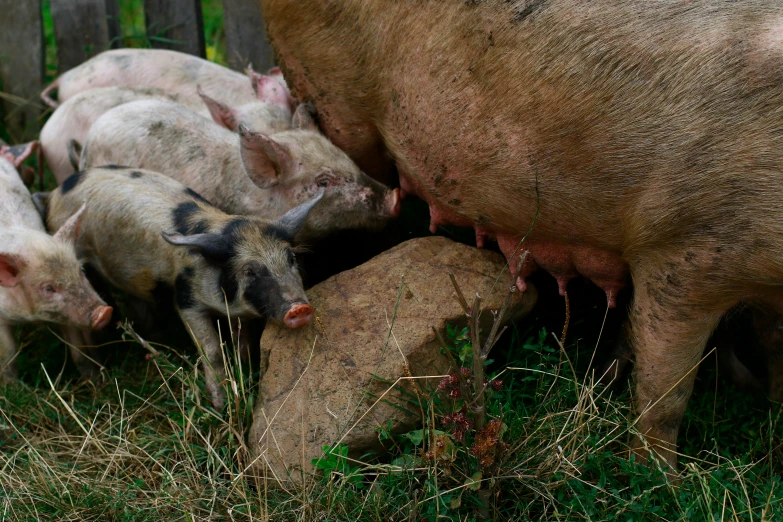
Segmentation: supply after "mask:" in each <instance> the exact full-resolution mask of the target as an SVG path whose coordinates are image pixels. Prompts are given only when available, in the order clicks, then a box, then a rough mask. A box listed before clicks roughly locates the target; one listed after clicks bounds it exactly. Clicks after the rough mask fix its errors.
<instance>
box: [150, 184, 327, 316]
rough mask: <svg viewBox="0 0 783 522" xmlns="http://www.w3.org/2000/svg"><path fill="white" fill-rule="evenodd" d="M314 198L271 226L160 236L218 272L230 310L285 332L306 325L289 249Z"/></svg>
mask: <svg viewBox="0 0 783 522" xmlns="http://www.w3.org/2000/svg"><path fill="white" fill-rule="evenodd" d="M322 197H323V194H319V195H318V196H316V197H315V198H313V199H312V200H310V201H307V202H305V203H304V204H302V205H299V206H297V207H295V208H293V209H291V210H290V211H288V212H287V213H286V214H285V215H283V216H282V217H281V218H280V219H279V220H278V221H276V222H269V221H266V220H263V219H258V218H237V219H235V220H234V221H232V222H231V224H230V225H229V226H227V227H226V228H225V229H224V230H223V232H221V233H204V234H192V235H188V236H185V235H180V234H169V233H165V232H164V233H163V238H164V239H165V240H166V241H168V242H169V243H171V244H173V245H178V246H185V247H188V248H190V249H192V250H195V251H197V252H199V253H200V254H201V255H203V256H204V257H205V258H207V259H208V260H210V261H211V262H212V264H219V265H220V266H221V270H222V275H221V284H222V285H223V290H224V292H225V296H226V299H227V300H228V304H229V306H230V308H231V309H232V310H234V311H235V313H236V312H237V311H241V312H242V313H244V314H251V315H257V316H260V317H266V318H268V319H272V320H276V321H280V322H282V323H283V324H285V325H286V326H287V327H289V328H299V327H301V326H304V325H306V324H308V323H309V322H310V320H311V319H312V314H313V308H312V306H310V304H309V302H308V300H307V295H305V292H304V288H303V287H302V278H301V276H300V274H299V269H298V267H297V264H296V257H295V253H294V250H293V248H292V247H291V239H292V238H293V237H295V236H296V235H297V234H298V233H299V231H300V230H301V229H302V227H303V226H304V224H305V222H306V221H307V217H308V214H309V213H310V211H311V210H312V209H313V207H315V206H316V205H317V204H318V202H319V201H320V200H321V198H322Z"/></svg>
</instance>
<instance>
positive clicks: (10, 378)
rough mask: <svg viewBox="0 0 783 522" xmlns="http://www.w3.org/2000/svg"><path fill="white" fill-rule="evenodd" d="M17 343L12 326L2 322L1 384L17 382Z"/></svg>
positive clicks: (0, 330) (0, 349)
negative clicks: (15, 357)
mask: <svg viewBox="0 0 783 522" xmlns="http://www.w3.org/2000/svg"><path fill="white" fill-rule="evenodd" d="M15 355H16V342H15V341H14V330H13V328H12V327H11V325H10V324H8V323H5V322H3V321H0V382H4V383H10V382H14V381H16V379H17V378H18V374H17V371H16V360H15V359H14V356H15Z"/></svg>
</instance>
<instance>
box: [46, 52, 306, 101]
mask: <svg viewBox="0 0 783 522" xmlns="http://www.w3.org/2000/svg"><path fill="white" fill-rule="evenodd" d="M249 74H250V77H248V75H245V74H242V73H238V72H236V71H232V70H231V69H228V68H226V67H223V66H222V65H218V64H216V63H213V62H210V61H207V60H204V59H202V58H199V57H197V56H193V55H190V54H186V53H180V52H177V51H168V50H164V49H114V50H110V51H105V52H102V53H101V54H99V55H97V56H94V57H92V58H90V59H89V60H87V61H86V62H84V63H83V64H81V65H79V66H78V67H74V68H73V69H71V70H69V71H68V72H66V73H63V74H62V75H60V76H59V77H58V78H57V79H56V80H55V81H54V82H53V83H52V84H51V85H49V86H48V87H47V88H46V89H44V91H43V92H42V93H41V99H42V100H43V101H44V102H45V103H46V104H47V105H49V106H51V107H57V106H58V105H59V103H62V102H64V101H66V100H68V99H69V98H71V97H73V96H75V95H76V94H78V93H80V92H84V91H87V90H90V89H95V88H97V87H154V88H158V89H163V90H164V91H167V92H170V93H175V94H181V95H183V96H191V97H192V96H194V94H195V93H194V92H193V88H194V87H195V86H196V85H201V86H202V88H204V89H205V90H206V91H207V92H219V93H221V95H222V96H223V97H224V98H225V99H227V100H231V103H234V104H239V105H241V104H245V103H250V102H252V101H255V100H258V99H267V100H268V101H271V102H273V103H279V104H280V105H281V106H282V107H284V108H287V109H288V110H293V105H292V103H293V100H292V98H291V95H290V93H289V92H288V87H287V86H286V85H285V81H283V82H282V83H281V82H279V81H277V79H276V78H272V77H269V76H263V75H258V74H257V73H254V72H253V73H250V72H249ZM251 80H252V81H251ZM54 89H57V100H55V99H53V98H52V96H51V92H52V91H53V90H54ZM58 101H59V103H58Z"/></svg>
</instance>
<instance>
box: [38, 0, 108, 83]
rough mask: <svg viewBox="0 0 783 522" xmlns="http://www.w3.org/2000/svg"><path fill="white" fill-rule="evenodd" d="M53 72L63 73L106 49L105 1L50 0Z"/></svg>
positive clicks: (106, 19) (106, 23) (106, 16)
mask: <svg viewBox="0 0 783 522" xmlns="http://www.w3.org/2000/svg"><path fill="white" fill-rule="evenodd" d="M51 5H52V21H53V22H54V40H55V42H56V44H57V62H58V63H57V72H59V73H60V74H62V73H64V72H65V71H67V70H69V69H73V68H74V67H76V66H77V65H79V64H81V63H82V62H84V61H86V60H89V59H90V58H92V57H93V56H95V55H96V54H99V53H101V52H103V51H105V50H106V49H108V48H109V42H110V41H111V36H110V35H109V23H108V13H107V11H106V7H107V6H106V0H51Z"/></svg>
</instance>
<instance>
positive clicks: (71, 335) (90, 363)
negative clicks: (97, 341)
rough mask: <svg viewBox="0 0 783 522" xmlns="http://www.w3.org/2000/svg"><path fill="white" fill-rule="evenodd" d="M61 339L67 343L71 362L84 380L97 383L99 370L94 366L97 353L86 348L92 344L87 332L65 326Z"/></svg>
mask: <svg viewBox="0 0 783 522" xmlns="http://www.w3.org/2000/svg"><path fill="white" fill-rule="evenodd" d="M63 337H65V341H66V342H67V343H68V349H69V350H70V352H71V360H72V361H73V363H74V364H75V365H76V369H77V370H79V373H80V374H81V376H82V377H84V378H85V379H89V380H91V381H97V380H98V376H99V375H100V370H99V367H98V365H97V364H96V362H94V361H95V357H96V355H97V351H96V350H93V349H90V348H88V346H89V345H91V344H92V339H91V336H90V331H89V330H83V329H81V328H76V327H75V326H66V327H65V328H63Z"/></svg>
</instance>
